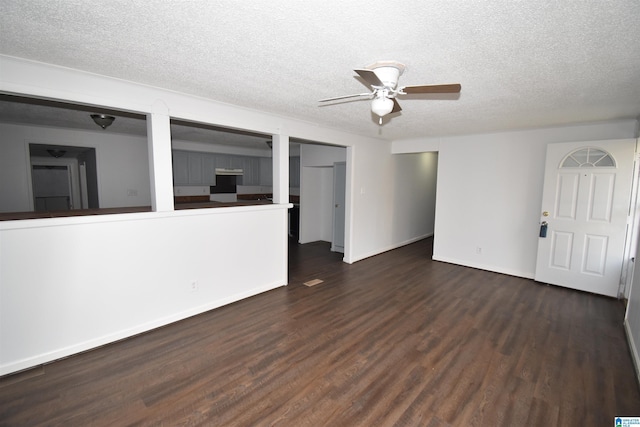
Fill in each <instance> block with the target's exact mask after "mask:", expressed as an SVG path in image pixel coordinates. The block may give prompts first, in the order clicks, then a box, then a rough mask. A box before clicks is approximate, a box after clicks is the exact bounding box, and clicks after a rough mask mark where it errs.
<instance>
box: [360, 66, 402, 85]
mask: <svg viewBox="0 0 640 427" xmlns="http://www.w3.org/2000/svg"><path fill="white" fill-rule="evenodd" d="M366 68H367V69H369V70H372V71H373V72H374V73H375V74H376V76H378V78H379V79H380V81H381V82H382V83H383V84H384V86H385V87H388V88H391V89H395V88H396V86H398V78H399V77H400V76H401V75H402V73H403V72H404V70H405V66H404V64H401V63H399V62H396V61H379V62H376V63H374V64H371V65H369V66H368V67H366Z"/></svg>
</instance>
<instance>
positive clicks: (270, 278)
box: [0, 205, 287, 375]
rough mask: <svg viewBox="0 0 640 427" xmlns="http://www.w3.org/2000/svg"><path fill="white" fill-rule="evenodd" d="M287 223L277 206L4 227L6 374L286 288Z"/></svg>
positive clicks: (1, 271) (1, 370)
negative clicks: (278, 287)
mask: <svg viewBox="0 0 640 427" xmlns="http://www.w3.org/2000/svg"><path fill="white" fill-rule="evenodd" d="M286 215H287V211H286V207H285V206H279V205H273V206H262V207H253V208H219V209H199V210H186V211H180V212H170V213H166V214H161V213H142V214H122V215H103V216H100V217H98V219H96V218H95V217H79V218H54V219H39V220H29V221H5V222H2V223H0V255H1V256H0V284H1V287H0V325H1V326H2V328H0V349H1V351H0V375H2V374H5V373H8V372H12V371H16V370H19V369H24V368H27V367H30V366H33V365H36V364H39V363H44V362H47V361H50V360H53V359H56V358H59V357H64V356H67V355H69V354H73V353H76V352H79V351H83V350H87V349H89V348H93V347H95V346H99V345H103V344H106V343H109V342H111V341H114V340H118V339H121V338H125V337H127V336H131V335H133V334H136V333H140V332H144V331H146V330H149V329H151V328H154V327H158V326H162V325H165V324H167V323H170V322H172V321H176V320H180V319H182V318H185V317H188V316H191V315H194V314H198V313H201V312H204V311H206V310H210V309H212V308H215V307H219V306H221V305H223V304H227V303H230V302H233V301H236V300H238V299H241V298H245V297H248V296H251V295H255V294H257V293H259V292H263V291H266V290H269V289H273V288H274V287H277V286H282V285H284V284H285V280H286V274H287V273H286V262H284V260H285V259H286V241H285V239H284V238H283V237H282V236H286V233H287V228H286V224H287V219H286ZM247 266H251V268H247ZM193 282H196V287H197V290H195V291H192V290H191V288H192V283H193Z"/></svg>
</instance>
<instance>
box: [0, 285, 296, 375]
mask: <svg viewBox="0 0 640 427" xmlns="http://www.w3.org/2000/svg"><path fill="white" fill-rule="evenodd" d="M281 286H286V283H285V284H282V283H277V284H274V283H272V284H268V285H264V286H260V287H256V288H253V289H251V290H249V291H246V292H241V293H238V294H234V295H230V296H228V297H226V298H220V299H217V300H215V301H210V302H208V303H206V304H203V305H200V306H197V307H193V308H190V309H188V310H184V311H181V312H178V313H175V314H172V315H170V316H166V317H162V318H159V319H156V320H153V321H150V322H146V323H143V324H140V325H137V326H134V327H132V328H128V329H124V330H120V331H117V332H114V333H111V334H108V335H104V336H101V337H97V338H94V339H91V340H88V341H84V342H80V343H77V344H74V345H71V346H68V347H63V348H59V349H56V350H54V351H51V352H47V353H43V354H39V355H36V356H33V357H29V358H27V359H22V360H18V361H13V362H11V363H8V364H6V365H0V376H3V375H8V374H12V373H15V372H19V371H23V370H26V369H30V368H33V367H35V366H38V365H42V364H45V363H50V362H53V361H55V360H58V359H62V358H65V357H69V356H72V355H74V354H77V353H82V352H84V351H88V350H92V349H95V348H98V347H102V346H103V345H107V344H111V343H114V342H116V341H120V340H123V339H126V338H130V337H133V336H135V335H138V334H141V333H144V332H148V331H151V330H153V329H156V328H159V327H162V326H166V325H169V324H171V323H174V322H178V321H180V320H184V319H187V318H189V317H192V316H196V315H198V314H202V313H205V312H207V311H210V310H213V309H216V308H219V307H222V306H224V305H228V304H231V303H234V302H236V301H240V300H243V299H245V298H249V297H252V296H255V295H258V294H261V293H263V292H267V291H270V290H272V289H276V288H279V287H281Z"/></svg>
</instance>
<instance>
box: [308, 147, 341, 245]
mask: <svg viewBox="0 0 640 427" xmlns="http://www.w3.org/2000/svg"><path fill="white" fill-rule="evenodd" d="M346 159H347V153H346V150H345V148H344V147H332V146H327V145H315V144H301V145H300V174H301V178H300V231H299V238H298V241H299V242H300V243H303V244H304V243H309V242H315V241H318V240H321V241H325V242H331V240H332V238H333V235H332V232H333V164H334V163H336V162H344V161H346Z"/></svg>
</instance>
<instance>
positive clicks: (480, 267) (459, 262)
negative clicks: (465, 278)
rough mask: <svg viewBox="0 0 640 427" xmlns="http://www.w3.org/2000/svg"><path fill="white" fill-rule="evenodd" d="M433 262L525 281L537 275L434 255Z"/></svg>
mask: <svg viewBox="0 0 640 427" xmlns="http://www.w3.org/2000/svg"><path fill="white" fill-rule="evenodd" d="M433 260H434V261H441V262H446V263H449V264H456V265H461V266H463V267H471V268H477V269H478V270H486V271H491V272H493V273H500V274H506V275H508V276H515V277H522V278H524V279H533V278H534V277H535V274H534V273H531V272H525V271H518V270H511V269H508V268H499V267H496V266H495V265H489V264H481V263H475V262H469V261H467V260H462V259H456V258H448V257H441V256H437V255H434V256H433Z"/></svg>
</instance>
